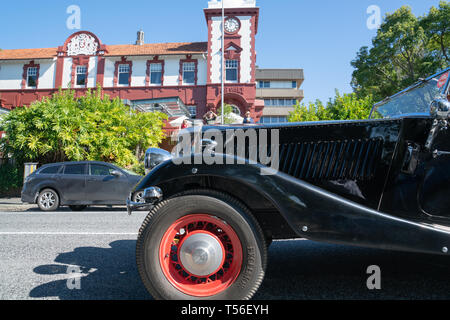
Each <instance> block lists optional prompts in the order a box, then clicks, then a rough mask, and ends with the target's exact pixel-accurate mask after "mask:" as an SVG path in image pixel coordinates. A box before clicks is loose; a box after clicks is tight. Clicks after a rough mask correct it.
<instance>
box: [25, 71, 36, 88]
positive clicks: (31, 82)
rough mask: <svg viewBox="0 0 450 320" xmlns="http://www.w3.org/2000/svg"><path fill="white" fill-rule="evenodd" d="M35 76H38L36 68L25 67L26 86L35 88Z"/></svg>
mask: <svg viewBox="0 0 450 320" xmlns="http://www.w3.org/2000/svg"><path fill="white" fill-rule="evenodd" d="M37 78H38V68H37V67H30V68H28V69H27V87H28V88H36V87H37Z"/></svg>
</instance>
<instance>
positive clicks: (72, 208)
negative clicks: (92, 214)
mask: <svg viewBox="0 0 450 320" xmlns="http://www.w3.org/2000/svg"><path fill="white" fill-rule="evenodd" d="M87 207H88V206H82V205H79V206H69V208H70V210H72V211H83V210H84V209H86V208H87Z"/></svg>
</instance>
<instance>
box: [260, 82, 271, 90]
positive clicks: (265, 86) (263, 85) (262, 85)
mask: <svg viewBox="0 0 450 320" xmlns="http://www.w3.org/2000/svg"><path fill="white" fill-rule="evenodd" d="M258 88H260V89H268V88H270V81H259V82H258Z"/></svg>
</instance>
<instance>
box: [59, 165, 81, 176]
mask: <svg viewBox="0 0 450 320" xmlns="http://www.w3.org/2000/svg"><path fill="white" fill-rule="evenodd" d="M85 168H86V165H84V164H71V165H66V168H65V169H64V174H70V175H82V174H85Z"/></svg>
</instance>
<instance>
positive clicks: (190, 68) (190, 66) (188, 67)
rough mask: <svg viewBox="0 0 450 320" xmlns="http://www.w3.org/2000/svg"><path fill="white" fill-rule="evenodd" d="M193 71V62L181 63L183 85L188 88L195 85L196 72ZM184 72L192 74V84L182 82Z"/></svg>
mask: <svg viewBox="0 0 450 320" xmlns="http://www.w3.org/2000/svg"><path fill="white" fill-rule="evenodd" d="M195 69H196V68H195V62H183V79H182V82H183V85H188V86H193V85H195V71H196V70H195ZM186 72H192V73H194V80H193V82H192V83H188V82H185V81H184V75H185V73H186Z"/></svg>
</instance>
